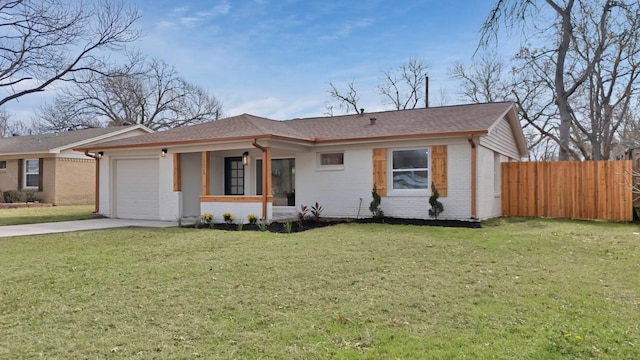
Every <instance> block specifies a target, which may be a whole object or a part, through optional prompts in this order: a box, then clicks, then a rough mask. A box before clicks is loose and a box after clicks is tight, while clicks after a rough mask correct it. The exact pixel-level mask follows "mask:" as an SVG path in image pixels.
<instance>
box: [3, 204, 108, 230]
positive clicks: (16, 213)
mask: <svg viewBox="0 0 640 360" xmlns="http://www.w3.org/2000/svg"><path fill="white" fill-rule="evenodd" d="M94 210H95V207H94V206H93V205H68V206H48V207H25V208H18V209H0V226H3V225H21V224H36V223H45V222H57V221H69V220H85V219H92V218H95V217H96V215H95V214H94V213H93V211H94Z"/></svg>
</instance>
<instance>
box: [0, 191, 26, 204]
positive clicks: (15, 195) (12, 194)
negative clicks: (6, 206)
mask: <svg viewBox="0 0 640 360" xmlns="http://www.w3.org/2000/svg"><path fill="white" fill-rule="evenodd" d="M2 197H3V198H4V202H6V203H17V202H24V194H23V193H21V192H19V191H15V190H7V191H5V192H3V193H2Z"/></svg>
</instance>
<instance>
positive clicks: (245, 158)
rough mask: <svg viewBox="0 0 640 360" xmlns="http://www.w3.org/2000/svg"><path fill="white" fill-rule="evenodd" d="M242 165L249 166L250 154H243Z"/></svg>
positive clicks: (246, 152)
mask: <svg viewBox="0 0 640 360" xmlns="http://www.w3.org/2000/svg"><path fill="white" fill-rule="evenodd" d="M242 165H249V152H248V151H245V152H244V153H242Z"/></svg>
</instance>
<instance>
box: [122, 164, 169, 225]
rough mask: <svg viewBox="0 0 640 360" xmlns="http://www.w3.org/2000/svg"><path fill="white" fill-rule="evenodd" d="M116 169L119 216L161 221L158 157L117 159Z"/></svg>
mask: <svg viewBox="0 0 640 360" xmlns="http://www.w3.org/2000/svg"><path fill="white" fill-rule="evenodd" d="M115 169H116V171H115V173H116V179H115V189H114V190H115V194H116V196H115V197H116V198H115V200H116V206H115V208H116V211H115V216H116V217H117V218H121V219H149V220H157V219H158V218H159V211H158V177H159V176H158V175H159V172H158V160H157V159H126V160H123V159H121V160H116V162H115Z"/></svg>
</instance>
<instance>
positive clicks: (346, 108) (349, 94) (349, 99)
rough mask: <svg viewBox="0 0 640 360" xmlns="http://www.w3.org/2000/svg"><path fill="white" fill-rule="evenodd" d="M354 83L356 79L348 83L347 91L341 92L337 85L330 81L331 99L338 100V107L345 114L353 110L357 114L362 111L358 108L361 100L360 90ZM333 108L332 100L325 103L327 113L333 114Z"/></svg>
mask: <svg viewBox="0 0 640 360" xmlns="http://www.w3.org/2000/svg"><path fill="white" fill-rule="evenodd" d="M353 83H354V81H351V82H349V83H347V90H346V92H341V91H340V90H338V88H336V86H335V85H333V83H331V82H330V83H329V86H330V87H331V89H330V90H329V91H328V92H329V97H330V99H331V100H333V101H335V102H337V107H338V108H339V109H340V110H342V111H343V112H344V113H345V114H348V113H350V112H351V110H353V111H354V113H356V114H357V113H359V111H360V110H359V108H358V101H360V98H359V97H358V91H357V90H356V88H355V85H354V84H353ZM333 109H334V105H333V103H332V102H331V101H327V103H326V104H325V114H326V115H329V116H333Z"/></svg>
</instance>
